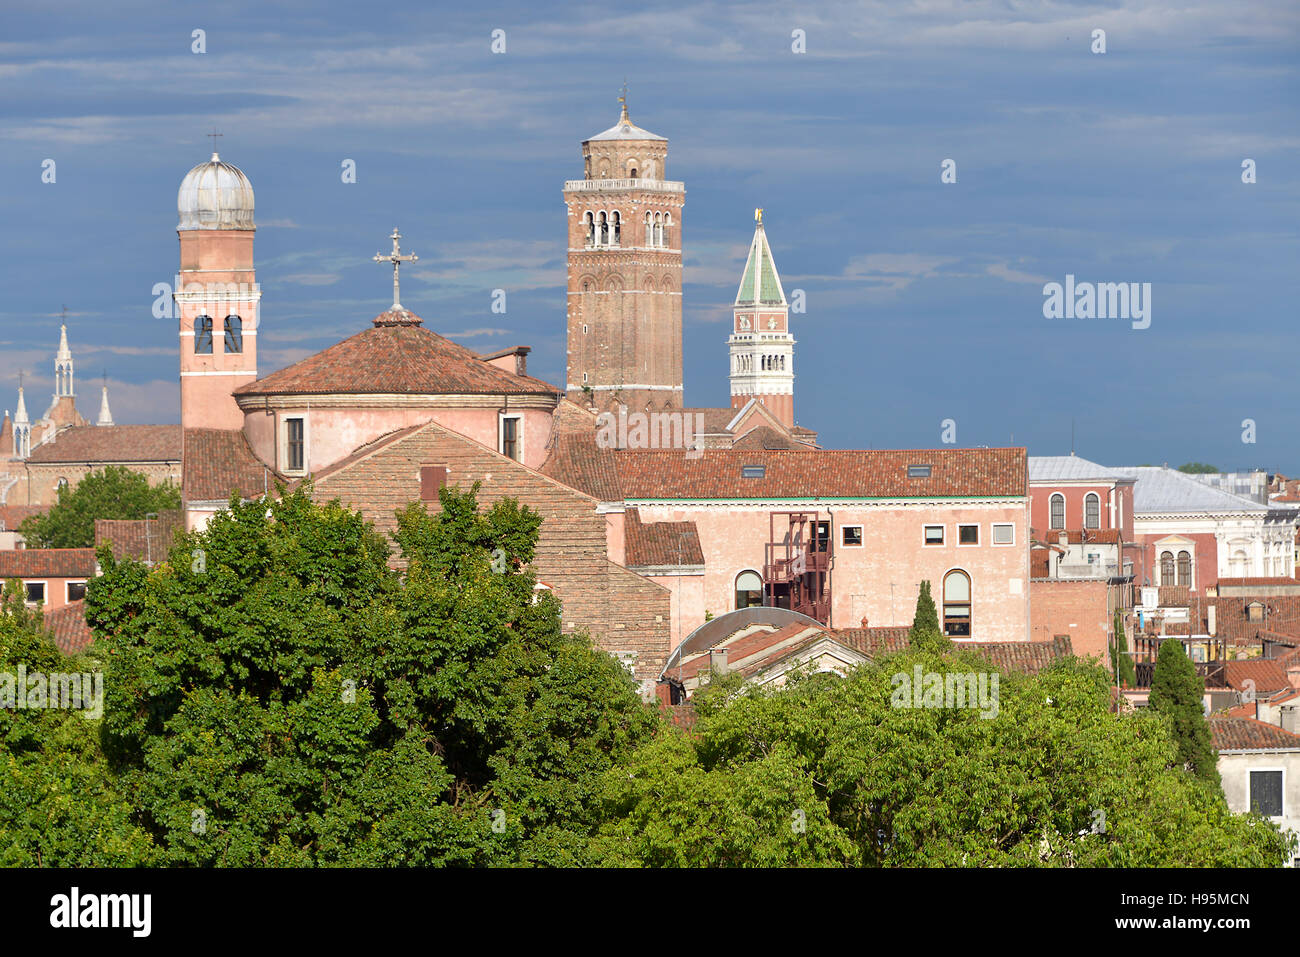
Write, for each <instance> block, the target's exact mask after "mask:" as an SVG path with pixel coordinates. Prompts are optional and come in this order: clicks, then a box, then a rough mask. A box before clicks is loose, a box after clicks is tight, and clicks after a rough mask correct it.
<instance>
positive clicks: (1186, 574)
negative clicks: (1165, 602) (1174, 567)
mask: <svg viewBox="0 0 1300 957" xmlns="http://www.w3.org/2000/svg"><path fill="white" fill-rule="evenodd" d="M1191 583H1192V556H1191V555H1190V554H1188V553H1187V552H1179V553H1178V584H1180V585H1190V584H1191Z"/></svg>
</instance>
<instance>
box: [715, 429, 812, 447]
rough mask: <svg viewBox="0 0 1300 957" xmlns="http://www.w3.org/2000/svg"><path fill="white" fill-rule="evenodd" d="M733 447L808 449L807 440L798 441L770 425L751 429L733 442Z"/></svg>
mask: <svg viewBox="0 0 1300 957" xmlns="http://www.w3.org/2000/svg"><path fill="white" fill-rule="evenodd" d="M731 447H732V448H733V449H787V450H788V449H805V450H806V449H807V448H808V445H807V443H805V442H797V441H795V440H794V439H792V438H788V437H787V436H784V435H782V434H781V433H780V432H778V431H777V430H776V429H774V428H772V427H771V426H770V425H760V426H759V427H758V428H756V429H750V430H749V431H748V432H746V433H745V434H744V435H742V436H741V437H740V438H738V439H736V441H734V442H733V443H732V444H731Z"/></svg>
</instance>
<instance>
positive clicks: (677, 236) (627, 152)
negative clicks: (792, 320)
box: [564, 97, 686, 410]
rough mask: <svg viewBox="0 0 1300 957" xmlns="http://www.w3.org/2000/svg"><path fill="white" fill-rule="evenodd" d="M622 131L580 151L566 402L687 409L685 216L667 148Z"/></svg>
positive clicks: (572, 185)
mask: <svg viewBox="0 0 1300 957" xmlns="http://www.w3.org/2000/svg"><path fill="white" fill-rule="evenodd" d="M619 99H620V102H621V103H622V104H623V107H622V113H621V115H620V116H619V119H618V122H617V123H616V124H614V125H613V126H611V127H610V128H609V129H607V130H605V132H603V133H598V134H596V135H595V136H593V137H591V139H589V140H587V141H585V142H584V143H583V144H582V160H583V165H584V168H585V175H584V178H583V179H578V180H569V181H568V182H566V183H565V184H564V204H565V206H566V207H568V219H569V289H568V300H569V302H568V371H567V376H566V392H567V394H568V397H569V398H570V399H572V400H573V401H575V402H579V403H581V404H583V405H586V404H587V403H588V400H589V399H590V400H593V401H594V402H595V404H596V405H597V406H598V407H600V408H602V409H603V408H609V407H611V406H616V405H619V404H624V405H627V406H628V407H629V408H630V409H636V410H642V409H646V408H655V409H662V408H681V406H682V206H683V205H684V204H685V202H686V188H685V186H683V184H682V183H678V182H671V181H669V180H667V179H665V178H664V177H665V176H666V175H667V165H666V164H667V161H668V140H667V139H665V138H664V137H662V136H656V135H655V134H654V133H650V132H648V131H646V130H643V129H641V127H639V126H637V125H635V124H634V123H633V122H632V121H631V120H630V119H629V118H628V115H627V103H626V98H625V97H620V98H619Z"/></svg>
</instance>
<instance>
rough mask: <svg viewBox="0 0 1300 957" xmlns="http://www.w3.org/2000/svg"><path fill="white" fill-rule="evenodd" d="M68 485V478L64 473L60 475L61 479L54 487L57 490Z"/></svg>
mask: <svg viewBox="0 0 1300 957" xmlns="http://www.w3.org/2000/svg"><path fill="white" fill-rule="evenodd" d="M67 487H68V480H67V479H65V478H64V477H63V476H62V475H60V476H59V480H58V481H57V482H55V483H54V488H55V489H56V490H57V489H61V488H67Z"/></svg>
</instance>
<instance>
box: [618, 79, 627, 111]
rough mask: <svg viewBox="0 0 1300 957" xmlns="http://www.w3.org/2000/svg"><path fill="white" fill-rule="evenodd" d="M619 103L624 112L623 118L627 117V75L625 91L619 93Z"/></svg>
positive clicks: (624, 80)
mask: <svg viewBox="0 0 1300 957" xmlns="http://www.w3.org/2000/svg"><path fill="white" fill-rule="evenodd" d="M618 105H619V108H620V109H621V110H622V112H623V119H625V120H626V119H627V77H624V78H623V91H622V92H621V93H619V95H618Z"/></svg>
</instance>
